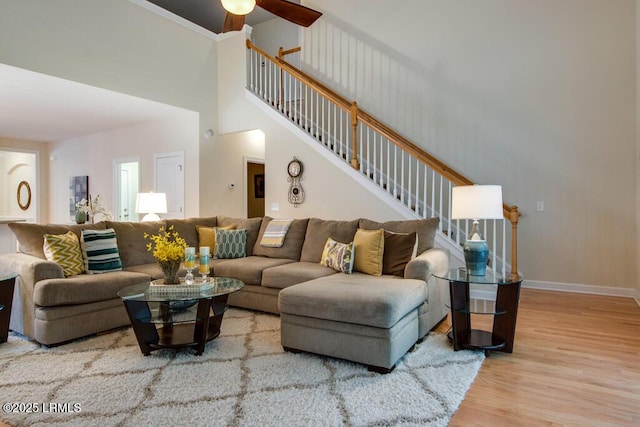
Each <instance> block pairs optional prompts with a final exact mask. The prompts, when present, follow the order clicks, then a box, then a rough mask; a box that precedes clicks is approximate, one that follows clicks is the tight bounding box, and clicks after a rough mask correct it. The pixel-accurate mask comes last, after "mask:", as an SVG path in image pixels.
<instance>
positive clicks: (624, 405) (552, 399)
mask: <svg viewBox="0 0 640 427" xmlns="http://www.w3.org/2000/svg"><path fill="white" fill-rule="evenodd" d="M490 322H491V321H490V317H489V316H474V317H473V318H472V324H473V326H474V327H476V328H477V327H479V326H481V329H491V323H490ZM449 326H450V323H449V322H448V320H447V321H446V322H443V324H441V325H440V326H439V327H438V329H437V331H438V332H442V333H444V332H446V331H447V329H448V328H449ZM450 425H451V426H487V425H491V426H503V425H504V426H517V425H522V426H525V425H526V426H536V425H571V426H640V307H638V305H637V304H636V302H635V301H634V300H633V299H631V298H617V297H606V296H597V295H584V294H573V293H563V292H550V291H539V290H531V289H522V291H521V295H520V307H519V310H518V320H517V326H516V339H515V345H514V352H513V353H512V354H504V353H499V352H493V353H491V356H490V357H488V358H487V359H486V360H485V362H484V364H483V365H482V368H481V369H480V373H479V374H478V377H477V378H476V380H475V382H474V383H473V385H472V386H471V389H470V390H469V392H468V393H467V395H466V397H465V399H464V401H463V402H462V404H461V405H460V408H459V409H458V411H457V412H456V413H455V415H454V417H453V419H452V420H451V424H450Z"/></svg>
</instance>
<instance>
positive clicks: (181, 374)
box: [0, 309, 484, 426]
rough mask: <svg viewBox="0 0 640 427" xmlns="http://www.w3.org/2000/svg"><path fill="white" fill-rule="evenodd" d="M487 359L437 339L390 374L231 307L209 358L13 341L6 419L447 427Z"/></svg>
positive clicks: (124, 335)
mask: <svg viewBox="0 0 640 427" xmlns="http://www.w3.org/2000/svg"><path fill="white" fill-rule="evenodd" d="M483 360H484V355H483V354H482V353H481V352H471V351H459V352H454V351H453V350H452V347H451V345H450V343H449V341H448V340H447V338H446V337H445V336H444V335H438V334H431V335H429V336H428V338H427V339H426V340H425V341H424V342H422V343H421V344H419V345H418V346H417V348H416V350H415V351H414V352H412V353H409V354H407V355H406V356H405V357H404V358H403V359H402V361H401V362H400V363H399V364H398V366H397V367H396V369H395V370H394V371H393V372H392V373H391V374H387V375H380V374H376V373H372V372H369V371H367V369H366V368H365V367H364V366H362V365H359V364H356V363H350V362H346V361H343V360H336V359H332V358H326V357H321V356H316V355H311V354H292V353H285V352H284V351H283V350H282V347H281V346H280V318H279V317H278V316H273V315H268V314H263V313H256V312H251V311H244V310H238V309H231V310H229V311H228V312H227V313H226V314H225V317H224V320H223V322H222V333H221V335H220V337H219V338H217V339H215V340H213V341H211V342H209V343H208V344H207V347H206V350H205V352H204V354H203V355H202V356H195V355H193V353H192V352H191V351H190V350H184V351H179V352H176V351H171V350H166V351H165V350H163V351H156V352H153V353H152V354H151V355H150V356H147V357H145V356H143V355H142V353H141V352H140V349H139V347H138V344H137V342H136V340H135V337H134V335H133V332H132V330H131V329H130V328H128V329H123V330H119V331H115V332H112V333H109V334H105V335H102V336H97V337H92V338H88V339H83V340H77V341H74V342H72V343H70V344H67V345H63V346H59V347H54V348H42V347H40V346H38V345H37V344H34V343H33V342H31V341H28V340H26V339H23V338H21V337H19V336H10V338H9V341H8V342H7V343H4V344H2V345H0V396H1V397H0V400H1V401H2V403H3V411H2V412H0V419H1V420H2V421H4V422H6V423H9V424H10V425H16V426H23V425H29V426H39V425H43V426H44V425H47V426H51V425H77V426H85V425H101V426H111V425H118V426H146V425H167V426H169V425H175V426H180V425H190V426H193V425H198V426H200V425H202V426H205V425H206V426H226V425H233V426H245V425H246V426H296V425H307V426H318V425H322V426H343V425H349V426H350V425H364V426H366V425H398V424H401V425H433V426H444V425H447V423H448V421H449V419H450V418H451V416H452V415H453V413H454V412H455V411H456V409H457V408H458V406H459V405H460V402H461V401H462V399H463V398H464V395H465V393H466V391H467V390H468V388H469V386H470V385H471V383H472V382H473V380H474V378H475V376H476V374H477V372H478V370H479V369H480V366H481V364H482V361H483ZM20 404H22V405H20ZM27 411H28V412H27Z"/></svg>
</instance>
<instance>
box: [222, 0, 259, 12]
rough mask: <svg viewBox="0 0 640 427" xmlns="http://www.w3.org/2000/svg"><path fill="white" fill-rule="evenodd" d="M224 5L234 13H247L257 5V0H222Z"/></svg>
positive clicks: (228, 10)
mask: <svg viewBox="0 0 640 427" xmlns="http://www.w3.org/2000/svg"><path fill="white" fill-rule="evenodd" d="M222 7H224V8H225V10H226V11H227V12H230V13H233V14H234V15H246V14H248V13H251V11H252V10H253V8H254V7H256V0H222Z"/></svg>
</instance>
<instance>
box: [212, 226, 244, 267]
mask: <svg viewBox="0 0 640 427" xmlns="http://www.w3.org/2000/svg"><path fill="white" fill-rule="evenodd" d="M245 256H247V229H246V228H241V229H239V230H224V229H222V228H216V250H215V252H214V258H217V259H230V258H244V257H245Z"/></svg>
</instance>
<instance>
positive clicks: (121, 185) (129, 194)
mask: <svg viewBox="0 0 640 427" xmlns="http://www.w3.org/2000/svg"><path fill="white" fill-rule="evenodd" d="M139 168H140V161H139V160H138V159H120V160H115V161H114V174H113V176H114V177H115V179H116V182H115V185H114V188H116V194H114V205H113V207H114V211H113V214H114V219H115V220H116V221H134V222H135V221H138V215H137V214H136V211H135V208H136V195H137V194H138V189H139V179H140V178H139Z"/></svg>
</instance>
